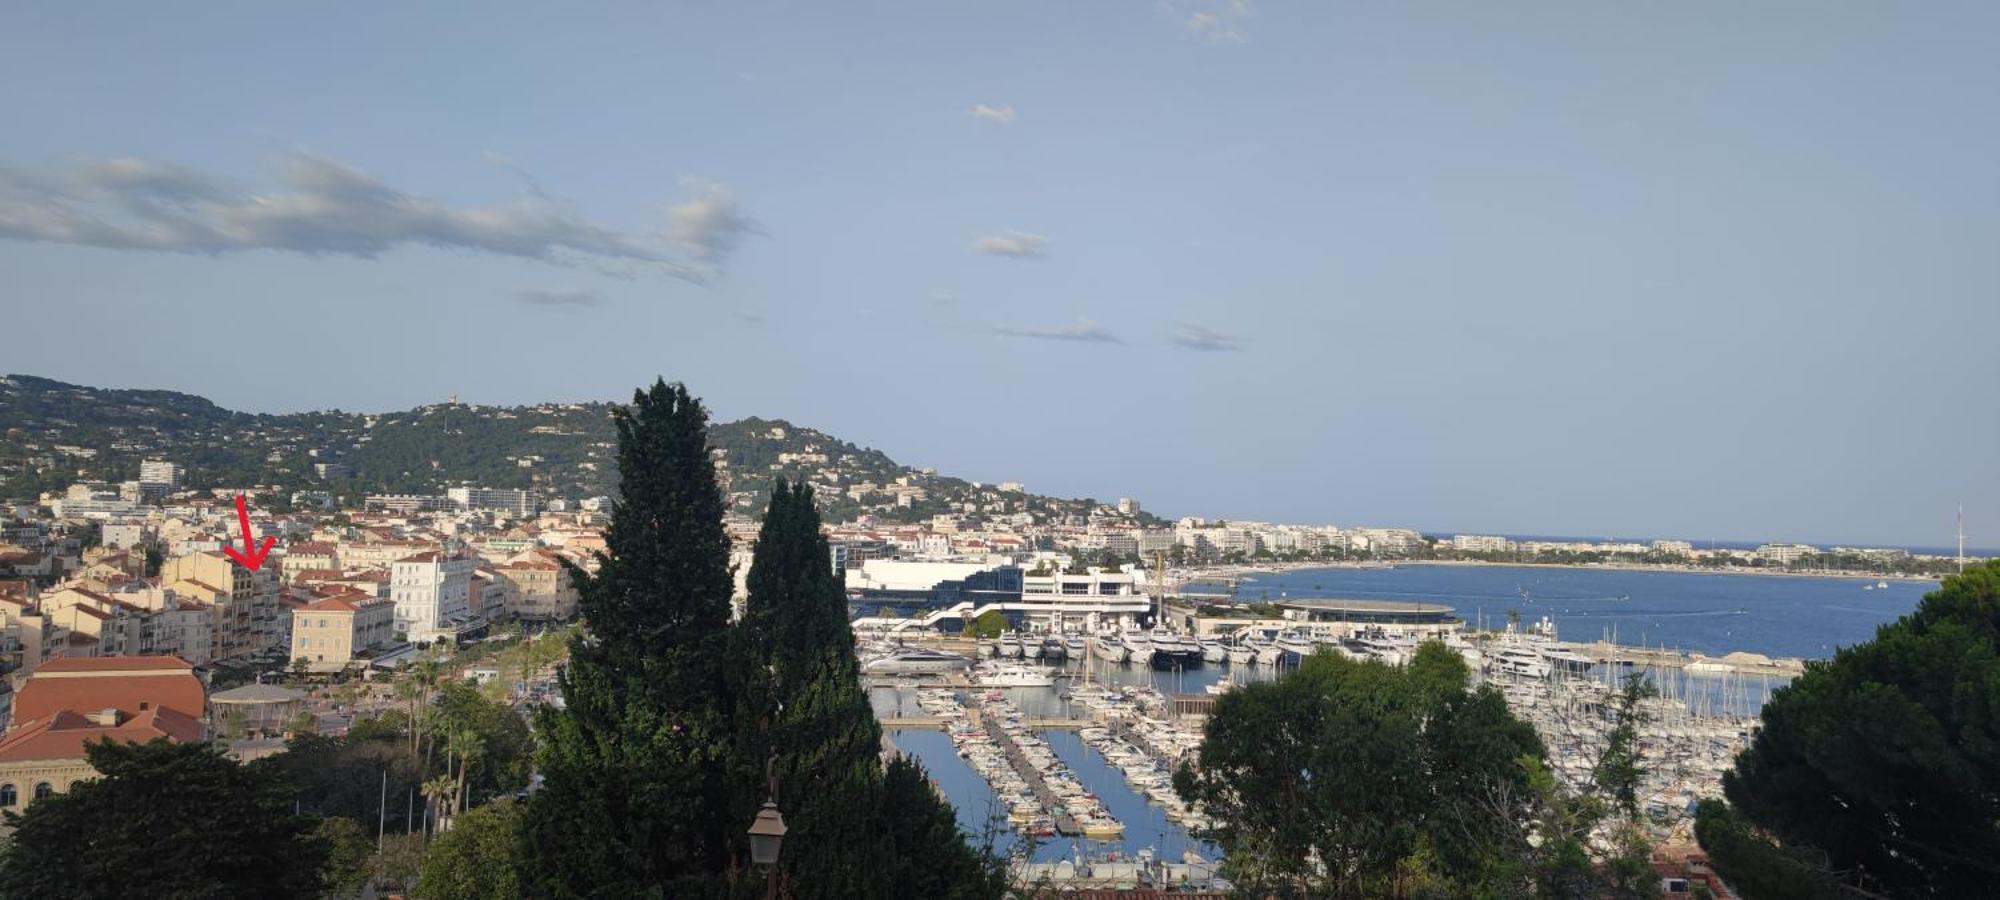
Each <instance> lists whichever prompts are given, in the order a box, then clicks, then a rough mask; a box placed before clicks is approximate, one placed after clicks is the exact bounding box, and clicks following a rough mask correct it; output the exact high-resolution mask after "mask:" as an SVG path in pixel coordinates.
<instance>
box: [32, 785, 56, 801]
mask: <svg viewBox="0 0 2000 900" xmlns="http://www.w3.org/2000/svg"><path fill="white" fill-rule="evenodd" d="M55 792H56V789H55V787H54V786H52V785H50V784H49V783H48V782H46V781H44V782H41V783H40V784H37V785H35V799H37V800H40V799H42V798H43V797H46V796H48V795H50V794H53V793H55Z"/></svg>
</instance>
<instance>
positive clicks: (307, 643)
mask: <svg viewBox="0 0 2000 900" xmlns="http://www.w3.org/2000/svg"><path fill="white" fill-rule="evenodd" d="M395 642H396V603H395V601H393V600H388V599H384V598H380V597H373V596H370V595H368V594H366V593H363V592H361V591H356V590H352V589H339V590H337V591H336V592H334V593H333V594H332V595H331V596H328V597H324V598H322V599H319V600H315V601H313V602H311V603H308V604H306V605H305V606H303V607H300V608H299V609H296V610H293V611H292V650H291V655H292V658H293V659H303V660H305V661H306V664H307V667H308V668H309V669H310V670H312V671H314V672H338V671H340V670H342V669H345V668H347V667H348V666H349V665H350V664H352V663H354V662H357V661H360V660H362V659H366V658H367V656H368V654H370V653H371V652H372V651H376V650H381V649H383V648H386V647H389V646H391V645H393V644H394V643H395Z"/></svg>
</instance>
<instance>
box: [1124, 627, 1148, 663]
mask: <svg viewBox="0 0 2000 900" xmlns="http://www.w3.org/2000/svg"><path fill="white" fill-rule="evenodd" d="M1124 641H1125V650H1126V657H1125V658H1126V659H1128V660H1130V661H1132V662H1135V663H1138V664H1140V665H1145V664H1147V663H1149V662H1152V661H1153V641H1152V639H1151V638H1148V637H1146V633H1145V632H1143V631H1128V632H1125V638H1124Z"/></svg>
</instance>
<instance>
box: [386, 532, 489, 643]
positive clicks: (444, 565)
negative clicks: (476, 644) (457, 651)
mask: <svg viewBox="0 0 2000 900" xmlns="http://www.w3.org/2000/svg"><path fill="white" fill-rule="evenodd" d="M476 564H477V563H476V560H475V559H474V558H473V557H471V556H469V555H463V554H457V553H445V552H443V551H439V550H432V551H429V552H426V553H419V554H416V555H415V556H410V557H406V558H403V559H399V560H396V561H395V562H394V563H392V564H390V566H389V599H390V600H392V601H394V602H395V604H396V613H395V628H396V631H397V632H398V633H399V634H401V635H403V639H404V640H407V641H410V642H412V643H418V644H428V643H430V642H432V641H435V640H437V639H439V638H451V639H452V640H457V639H459V638H461V637H465V636H468V635H469V634H470V633H471V632H473V631H475V630H477V629H478V628H479V627H481V626H483V625H484V624H485V623H484V622H475V621H474V619H473V615H472V604H471V597H472V570H473V568H474V566H475V565H476Z"/></svg>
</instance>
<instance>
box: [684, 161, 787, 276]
mask: <svg viewBox="0 0 2000 900" xmlns="http://www.w3.org/2000/svg"><path fill="white" fill-rule="evenodd" d="M681 186H682V187H683V188H685V189H687V190H689V191H691V192H693V193H694V195H695V196H694V198H693V199H691V200H688V201H687V202H685V203H681V204H677V205H675V206H674V207H673V208H672V209H670V210H668V214H669V215H670V216H671V217H672V219H673V229H672V231H671V232H670V236H671V237H672V238H673V240H674V243H676V244H679V245H680V246H682V247H684V248H686V249H687V251H688V252H689V253H692V254H694V256H695V258H696V259H699V260H701V261H703V262H706V263H715V264H720V263H721V262H722V261H723V260H725V259H727V258H728V257H729V254H731V253H734V252H735V251H736V247H737V246H738V245H739V244H741V243H743V239H744V238H745V237H748V236H751V235H758V234H763V233H764V231H763V229H761V228H759V227H758V226H757V223H756V222H755V221H753V220H751V219H750V218H749V217H748V216H745V215H744V214H743V210H742V209H741V208H740V207H739V206H738V205H737V203H736V196H735V195H734V194H731V193H730V192H729V189H728V188H725V187H723V186H722V185H719V184H716V183H715V182H712V181H707V180H704V179H700V178H686V179H682V180H681Z"/></svg>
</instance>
